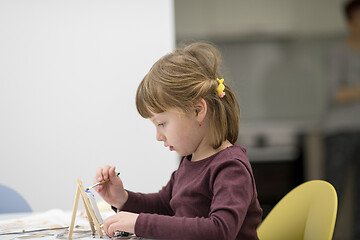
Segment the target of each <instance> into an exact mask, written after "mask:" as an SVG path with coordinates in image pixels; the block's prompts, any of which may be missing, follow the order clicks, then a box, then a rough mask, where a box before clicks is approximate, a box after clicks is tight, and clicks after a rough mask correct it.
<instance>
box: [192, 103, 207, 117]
mask: <svg viewBox="0 0 360 240" xmlns="http://www.w3.org/2000/svg"><path fill="white" fill-rule="evenodd" d="M194 108H195V114H196V120H197V121H198V122H202V121H204V119H205V116H206V113H207V103H206V101H205V99H203V98H201V99H200V100H198V101H197V102H195V103H194Z"/></svg>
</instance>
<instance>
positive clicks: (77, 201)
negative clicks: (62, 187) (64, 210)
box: [69, 186, 80, 238]
mask: <svg viewBox="0 0 360 240" xmlns="http://www.w3.org/2000/svg"><path fill="white" fill-rule="evenodd" d="M79 197H80V189H79V186H78V187H77V188H76V197H75V202H74V208H73V212H72V217H71V223H70V227H69V238H72V234H73V230H74V224H75V218H76V211H77V208H78V205H79Z"/></svg>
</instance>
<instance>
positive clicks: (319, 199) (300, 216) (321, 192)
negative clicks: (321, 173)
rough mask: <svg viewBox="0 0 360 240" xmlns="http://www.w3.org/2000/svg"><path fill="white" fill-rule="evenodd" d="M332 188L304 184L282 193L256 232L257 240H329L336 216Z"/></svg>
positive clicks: (320, 183)
mask: <svg viewBox="0 0 360 240" xmlns="http://www.w3.org/2000/svg"><path fill="white" fill-rule="evenodd" d="M337 206H338V202H337V194H336V191H335V189H334V187H333V186H332V185H331V184H330V183H328V182H325V181H322V180H312V181H308V182H305V183H303V184H301V185H299V186H298V187H296V188H294V189H293V190H292V191H290V192H289V193H288V194H286V195H285V196H284V197H283V198H282V199H281V200H280V201H279V202H278V203H277V204H276V205H275V207H274V208H273V209H272V210H271V211H270V213H269V214H268V215H267V216H266V217H265V219H264V221H263V222H262V223H261V224H260V226H259V227H258V229H257V232H258V236H259V239H260V240H289V239H291V240H310V239H316V240H331V239H332V236H333V233H334V227H335V220H336V214H337Z"/></svg>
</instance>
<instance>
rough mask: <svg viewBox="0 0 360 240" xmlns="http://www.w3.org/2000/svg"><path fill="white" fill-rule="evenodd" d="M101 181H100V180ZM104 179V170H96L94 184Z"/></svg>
mask: <svg viewBox="0 0 360 240" xmlns="http://www.w3.org/2000/svg"><path fill="white" fill-rule="evenodd" d="M99 179H100V180H99ZM102 179H103V168H101V167H99V168H97V169H96V175H95V177H94V180H93V182H94V184H95V183H97V182H99V181H101V180H102Z"/></svg>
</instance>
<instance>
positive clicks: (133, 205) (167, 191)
mask: <svg viewBox="0 0 360 240" xmlns="http://www.w3.org/2000/svg"><path fill="white" fill-rule="evenodd" d="M174 175H175V172H174V173H173V174H172V175H171V178H170V181H169V182H168V183H167V185H166V186H164V187H163V188H162V189H161V190H160V191H159V192H158V193H149V194H143V193H134V192H132V191H128V194H129V197H128V200H127V201H126V203H125V204H124V206H123V208H122V209H121V210H122V211H128V212H133V213H154V214H162V215H173V214H174V213H173V211H172V210H171V207H170V199H171V193H172V185H173V182H174Z"/></svg>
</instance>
